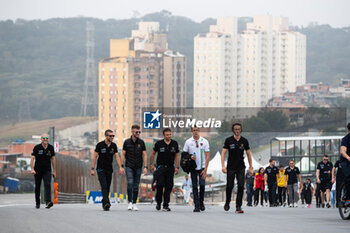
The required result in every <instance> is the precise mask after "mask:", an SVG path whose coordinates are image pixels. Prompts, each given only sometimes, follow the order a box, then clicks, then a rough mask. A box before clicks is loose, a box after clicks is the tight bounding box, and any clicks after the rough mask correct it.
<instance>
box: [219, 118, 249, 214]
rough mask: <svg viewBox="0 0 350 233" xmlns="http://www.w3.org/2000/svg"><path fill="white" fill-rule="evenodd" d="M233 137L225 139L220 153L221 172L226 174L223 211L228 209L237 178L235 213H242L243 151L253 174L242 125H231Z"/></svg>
mask: <svg viewBox="0 0 350 233" xmlns="http://www.w3.org/2000/svg"><path fill="white" fill-rule="evenodd" d="M232 131H233V136H231V137H228V138H226V140H225V143H224V146H223V149H222V152H221V166H222V172H223V173H225V174H226V173H227V184H226V203H225V205H224V210H225V211H228V210H229V209H230V202H231V193H232V189H233V185H234V180H235V178H237V186H238V190H237V197H236V213H244V212H243V210H242V199H243V189H244V171H245V164H244V151H246V153H247V157H248V162H249V171H251V172H253V166H252V155H251V152H250V147H249V143H248V140H247V139H246V138H244V137H242V136H241V132H242V125H241V124H240V123H234V124H233V125H232ZM227 150H228V159H227V166H225V155H226V151H227Z"/></svg>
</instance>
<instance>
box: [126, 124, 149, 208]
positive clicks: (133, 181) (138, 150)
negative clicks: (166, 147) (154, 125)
mask: <svg viewBox="0 0 350 233" xmlns="http://www.w3.org/2000/svg"><path fill="white" fill-rule="evenodd" d="M140 134H141V130H140V126H139V125H133V126H131V137H130V138H129V139H126V140H125V141H124V145H123V151H122V163H124V160H125V173H126V179H127V186H128V187H127V192H128V201H129V205H128V210H134V211H137V210H139V209H138V207H137V205H136V201H137V197H138V193H139V184H140V179H141V173H142V166H143V164H144V165H145V167H144V169H143V173H144V174H145V175H147V170H148V168H147V152H146V145H145V142H144V141H143V140H142V139H140Z"/></svg>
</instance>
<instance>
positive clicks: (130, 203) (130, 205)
mask: <svg viewBox="0 0 350 233" xmlns="http://www.w3.org/2000/svg"><path fill="white" fill-rule="evenodd" d="M128 210H132V202H129V205H128Z"/></svg>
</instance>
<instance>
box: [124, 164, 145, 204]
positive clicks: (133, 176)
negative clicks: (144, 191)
mask: <svg viewBox="0 0 350 233" xmlns="http://www.w3.org/2000/svg"><path fill="white" fill-rule="evenodd" d="M141 172H142V168H131V167H125V173H126V181H127V183H128V187H127V191H128V201H129V203H130V202H132V203H133V204H135V203H136V201H137V197H138V195H139V184H140V179H141Z"/></svg>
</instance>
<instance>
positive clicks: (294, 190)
mask: <svg viewBox="0 0 350 233" xmlns="http://www.w3.org/2000/svg"><path fill="white" fill-rule="evenodd" d="M284 174H285V175H287V176H288V181H287V191H288V202H289V207H298V200H299V194H298V180H299V190H302V189H303V183H302V182H301V175H300V170H299V168H298V167H296V166H295V162H294V160H290V161H289V167H287V168H286V171H285V173H284Z"/></svg>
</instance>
